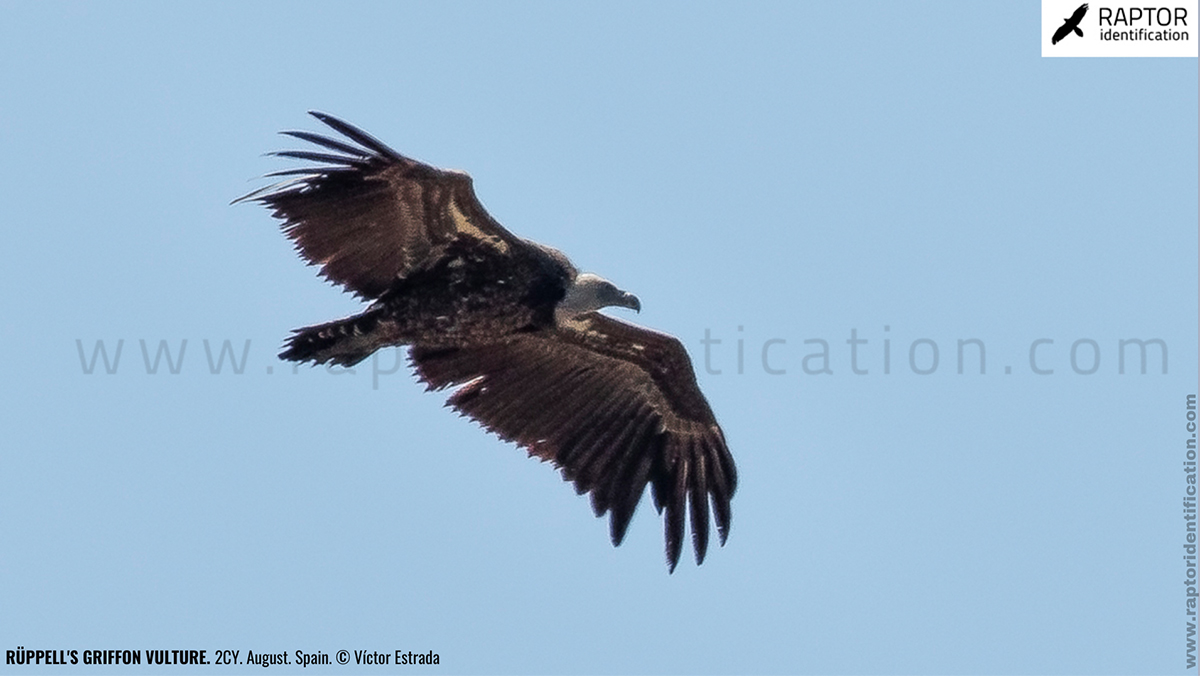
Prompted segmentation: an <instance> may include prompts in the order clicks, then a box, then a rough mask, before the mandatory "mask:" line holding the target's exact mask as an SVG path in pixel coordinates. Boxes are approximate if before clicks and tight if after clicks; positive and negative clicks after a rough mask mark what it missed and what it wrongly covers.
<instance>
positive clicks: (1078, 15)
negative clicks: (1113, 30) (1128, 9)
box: [1050, 2, 1103, 45]
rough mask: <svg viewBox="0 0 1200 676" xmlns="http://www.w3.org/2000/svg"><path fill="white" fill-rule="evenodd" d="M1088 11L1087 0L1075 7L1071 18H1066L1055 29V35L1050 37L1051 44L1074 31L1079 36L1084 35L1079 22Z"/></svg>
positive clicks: (1055, 43) (1056, 42)
mask: <svg viewBox="0 0 1200 676" xmlns="http://www.w3.org/2000/svg"><path fill="white" fill-rule="evenodd" d="M1087 11H1088V6H1087V3H1086V2H1085V3H1083V4H1082V5H1080V6H1079V7H1077V8H1076V9H1075V13H1074V14H1072V15H1071V17H1070V18H1069V19H1064V20H1063V25H1061V26H1059V27H1058V30H1056V31H1054V37H1053V38H1051V39H1050V44H1052V45H1057V44H1058V41H1059V40H1062V39H1063V38H1065V37H1067V36H1068V35H1070V34H1071V33H1072V32H1074V33H1075V34H1076V35H1078V36H1079V37H1083V31H1081V30H1079V22H1080V21H1083V15H1084V14H1087ZM1101 13H1103V12H1101Z"/></svg>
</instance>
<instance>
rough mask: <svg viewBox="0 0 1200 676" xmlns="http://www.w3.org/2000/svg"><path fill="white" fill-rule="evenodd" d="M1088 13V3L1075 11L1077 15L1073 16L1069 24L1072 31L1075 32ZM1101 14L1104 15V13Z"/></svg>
mask: <svg viewBox="0 0 1200 676" xmlns="http://www.w3.org/2000/svg"><path fill="white" fill-rule="evenodd" d="M1087 11H1088V6H1087V3H1086V2H1085V3H1083V4H1082V5H1080V6H1079V7H1077V8H1076V9H1075V13H1074V14H1072V15H1071V20H1070V22H1069V23H1070V24H1071V30H1074V29H1075V27H1076V26H1078V25H1079V22H1080V21H1083V15H1084V14H1087ZM1101 13H1102V14H1103V12H1101Z"/></svg>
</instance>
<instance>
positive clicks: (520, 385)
mask: <svg viewBox="0 0 1200 676" xmlns="http://www.w3.org/2000/svg"><path fill="white" fill-rule="evenodd" d="M411 359H412V362H413V365H414V366H415V367H416V369H417V374H418V376H419V377H420V378H421V379H422V380H423V381H424V382H425V383H426V384H427V385H428V386H429V387H430V388H431V389H443V388H447V387H452V386H458V389H457V391H456V392H454V393H453V394H452V395H451V396H450V398H449V399H448V401H447V404H448V405H449V406H451V407H453V408H454V409H455V410H457V411H459V412H460V413H462V414H464V415H467V416H469V417H471V418H473V419H474V420H476V421H478V422H479V423H480V424H482V425H483V426H484V428H486V429H488V430H489V431H491V432H493V433H495V434H497V435H498V436H499V437H501V438H502V439H505V440H508V441H514V442H516V443H518V444H519V445H521V446H523V447H525V448H526V449H527V450H528V451H529V452H530V454H531V455H537V456H539V457H541V458H543V459H545V460H550V461H552V462H553V463H554V464H555V466H557V467H558V468H559V469H560V470H561V472H562V475H563V478H564V479H565V480H567V481H570V482H573V483H574V484H575V488H576V490H577V491H578V492H579V493H589V494H590V498H591V503H592V506H593V509H594V510H595V512H596V514H597V516H602V515H604V514H606V513H607V514H609V515H610V534H611V537H612V540H613V543H614V544H617V545H619V544H620V543H621V541H622V540H623V539H624V537H625V533H626V531H627V528H628V526H629V524H630V522H631V521H632V519H633V515H634V513H635V511H636V509H637V506H638V503H639V502H640V501H641V497H642V495H643V494H644V493H645V491H646V486H647V485H649V486H650V487H651V492H652V494H653V496H654V502H655V506H656V508H657V509H658V510H659V511H660V512H662V511H664V510H665V515H664V532H665V544H666V556H667V563H668V566H669V567H670V569H671V570H674V569H675V566H676V564H677V563H678V561H679V555H680V553H681V551H682V548H683V540H684V535H685V531H686V529H687V523H688V521H689V520H690V522H691V533H692V545H693V549H694V551H695V557H696V561H697V562H702V561H703V560H704V556H705V553H706V552H707V549H708V544H709V529H710V524H711V523H712V522H714V521H715V523H716V527H717V532H718V534H719V536H720V538H719V539H720V542H721V544H724V543H725V539H726V537H727V535H728V531H729V523H730V518H731V511H730V504H729V503H730V500H731V498H732V497H733V494H734V491H735V490H736V487H737V474H736V469H735V468H734V465H733V461H732V457H731V456H730V455H729V450H728V448H727V447H726V445H725V438H724V435H723V434H722V433H721V429H720V427H719V426H718V425H717V422H716V419H715V418H714V416H713V414H712V410H711V409H710V408H709V406H708V402H707V401H706V400H705V399H704V395H703V394H701V392H700V389H699V386H698V385H697V384H696V377H695V373H694V372H693V370H692V367H691V360H690V359H689V358H688V356H687V352H686V350H684V348H683V345H682V344H680V343H679V341H678V340H677V339H675V338H672V337H670V336H666V335H664V334H660V333H656V332H653V331H650V330H648V329H644V328H642V327H638V326H634V325H632V324H628V323H626V322H621V321H619V320H616V319H613V318H611V317H607V316H605V315H600V314H596V313H592V314H589V315H585V317H584V318H583V319H582V320H581V321H579V322H577V323H571V324H570V325H567V326H558V327H554V328H550V329H545V330H541V331H534V332H529V333H522V334H517V335H514V336H509V337H507V338H506V339H505V340H504V342H500V343H494V344H488V345H482V346H474V347H469V346H468V347H459V348H453V349H432V348H424V347H420V346H416V347H414V348H413V349H412V353H411ZM710 507H711V510H712V515H711V517H710V513H709V510H710ZM689 517H690V519H689Z"/></svg>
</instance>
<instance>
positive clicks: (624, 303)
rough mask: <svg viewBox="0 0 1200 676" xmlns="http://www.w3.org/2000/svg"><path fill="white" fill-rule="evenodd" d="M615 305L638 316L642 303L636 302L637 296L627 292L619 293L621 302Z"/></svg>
mask: <svg viewBox="0 0 1200 676" xmlns="http://www.w3.org/2000/svg"><path fill="white" fill-rule="evenodd" d="M617 305H619V306H621V307H627V308H629V309H630V310H633V311H634V312H637V313H639V314H641V312H642V301H640V300H638V297H637V296H635V295H633V294H632V293H629V292H628V291H623V292H621V300H620V301H619V302H618V303H617Z"/></svg>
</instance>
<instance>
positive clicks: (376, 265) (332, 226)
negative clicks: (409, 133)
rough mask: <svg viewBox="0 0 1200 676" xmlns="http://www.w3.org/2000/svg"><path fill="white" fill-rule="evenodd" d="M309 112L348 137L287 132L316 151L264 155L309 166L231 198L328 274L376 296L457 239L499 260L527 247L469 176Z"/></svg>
mask: <svg viewBox="0 0 1200 676" xmlns="http://www.w3.org/2000/svg"><path fill="white" fill-rule="evenodd" d="M311 114H312V115H313V116H314V117H316V118H317V119H318V120H320V121H321V122H323V123H325V124H326V125H328V126H329V127H331V128H332V129H333V130H334V131H337V132H338V133H340V134H341V135H342V136H343V137H345V140H342V139H333V138H328V137H325V136H322V135H320V134H315V133H312V132H306V131H288V132H284V133H285V134H287V135H288V136H291V137H293V138H297V139H300V140H302V141H307V142H309V143H312V144H313V145H315V146H317V147H319V148H321V149H323V151H313V150H281V151H278V152H275V153H271V154H272V155H275V156H277V157H284V158H289V159H297V160H303V161H306V162H312V163H314V165H315V166H309V167H303V168H299V169H285V170H282V171H277V172H272V173H271V174H269V175H271V176H295V177H297V178H293V179H290V180H285V181H283V182H280V183H276V184H274V185H270V186H267V187H265V188H262V189H259V190H256V191H254V192H252V193H250V194H248V195H245V196H243V197H240V198H238V199H237V200H234V201H235V202H241V201H254V202H261V203H262V204H264V205H266V206H267V207H268V208H270V209H272V210H273V212H274V215H275V217H276V218H279V219H280V220H281V221H282V222H283V224H282V227H283V232H284V234H285V235H287V237H288V238H289V239H291V240H292V242H293V243H294V244H295V245H296V249H297V250H298V251H299V252H300V254H301V255H302V256H303V257H304V258H305V259H306V260H307V261H308V262H309V263H310V264H312V265H317V266H320V268H321V274H322V275H323V276H324V277H325V278H326V279H328V280H330V281H332V282H334V283H336V284H340V285H342V286H343V287H345V288H346V289H348V290H350V291H353V292H354V293H356V294H357V295H359V296H361V297H363V298H367V299H374V298H378V297H379V296H381V295H383V294H384V293H386V292H387V291H388V290H389V289H390V288H391V287H392V285H393V284H395V283H396V281H397V280H399V279H403V278H405V277H407V276H408V275H410V274H412V273H413V272H415V271H417V270H420V269H423V268H425V267H428V266H430V265H432V264H433V263H434V262H436V261H437V260H438V259H440V258H441V257H442V256H443V255H445V253H446V250H447V248H448V247H449V245H450V244H451V243H452V242H454V241H456V240H460V239H464V238H466V239H471V240H474V241H475V242H478V243H481V244H484V245H486V246H485V247H483V248H481V249H480V250H492V251H494V252H495V254H496V255H503V256H507V255H511V254H512V253H514V252H518V251H524V252H531V251H532V250H533V249H532V245H530V244H528V243H527V242H525V241H524V240H521V239H520V238H517V237H515V236H513V235H512V233H510V232H508V230H506V229H504V227H503V226H501V225H500V224H499V223H497V222H496V221H495V219H493V218H492V217H491V216H490V215H489V214H488V213H487V210H485V209H484V208H483V205H482V204H481V203H480V202H479V198H478V197H477V196H476V195H475V189H474V187H473V185H472V183H471V178H470V177H469V176H467V175H466V174H464V173H461V172H455V171H445V170H441V169H437V168H435V167H432V166H430V165H427V164H424V163H422V162H418V161H416V160H413V159H411V158H408V157H404V156H403V155H401V154H400V153H397V152H396V151H394V150H392V149H391V148H389V147H388V146H386V145H384V144H383V143H382V142H381V141H379V140H378V139H376V138H375V137H373V136H371V135H370V134H368V133H366V132H364V131H362V130H361V129H358V128H357V127H354V126H353V125H350V124H348V123H346V122H343V121H341V120H339V119H337V118H335V117H332V116H330V115H326V114H324V113H318V112H312V113H311ZM324 151H333V152H324Z"/></svg>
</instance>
